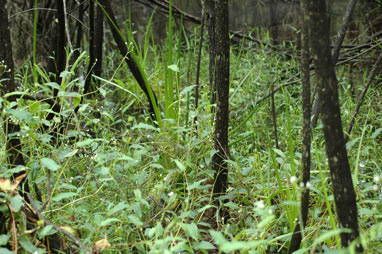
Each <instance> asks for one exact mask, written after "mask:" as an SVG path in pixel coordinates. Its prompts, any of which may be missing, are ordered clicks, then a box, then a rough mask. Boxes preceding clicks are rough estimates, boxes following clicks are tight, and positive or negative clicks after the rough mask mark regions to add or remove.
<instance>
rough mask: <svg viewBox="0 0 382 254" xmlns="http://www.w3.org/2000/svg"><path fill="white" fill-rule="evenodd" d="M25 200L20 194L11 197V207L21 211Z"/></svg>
mask: <svg viewBox="0 0 382 254" xmlns="http://www.w3.org/2000/svg"><path fill="white" fill-rule="evenodd" d="M23 204H24V203H23V200H22V199H21V197H20V195H16V196H14V197H12V198H11V207H12V208H13V210H14V211H15V212H18V211H20V208H21V207H22V206H23Z"/></svg>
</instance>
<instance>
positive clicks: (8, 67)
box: [0, 0, 29, 234]
mask: <svg viewBox="0 0 382 254" xmlns="http://www.w3.org/2000/svg"><path fill="white" fill-rule="evenodd" d="M6 4H7V1H6V0H0V34H1V36H0V45H1V47H0V59H2V62H0V80H2V81H1V83H2V86H1V87H0V88H1V90H0V94H1V97H3V96H4V95H5V94H6V93H10V92H14V91H16V85H15V83H14V74H13V58H12V41H11V36H10V32H9V23H8V10H7V6H6ZM8 99H9V100H13V99H12V97H9V98H8ZM3 130H4V134H5V136H6V149H7V153H8V158H7V161H8V166H9V167H10V168H12V167H14V166H17V165H23V166H24V165H25V162H24V158H23V156H22V154H21V152H20V150H21V142H20V139H18V138H17V136H15V137H12V138H9V134H11V133H14V132H19V131H20V126H19V125H17V124H14V123H13V122H12V120H10V119H9V118H6V119H5V121H4V125H3ZM24 173H25V171H24V170H23V171H21V172H18V173H15V174H14V175H13V177H17V176H19V175H22V174H24ZM20 186H21V188H22V189H23V190H22V192H21V193H20V194H21V195H22V196H23V197H24V198H25V199H26V200H28V199H27V196H26V193H28V192H29V185H28V182H27V180H26V178H24V179H23V180H22V182H21V185H20ZM5 221H6V217H5V215H4V214H3V213H2V212H0V234H6V233H7V229H6V228H5Z"/></svg>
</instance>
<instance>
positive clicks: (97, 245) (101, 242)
mask: <svg viewBox="0 0 382 254" xmlns="http://www.w3.org/2000/svg"><path fill="white" fill-rule="evenodd" d="M108 247H111V244H110V243H109V242H108V241H107V238H106V237H105V238H103V239H101V240H98V241H97V242H96V243H95V244H94V246H93V252H94V253H98V252H100V251H101V250H103V249H105V248H108Z"/></svg>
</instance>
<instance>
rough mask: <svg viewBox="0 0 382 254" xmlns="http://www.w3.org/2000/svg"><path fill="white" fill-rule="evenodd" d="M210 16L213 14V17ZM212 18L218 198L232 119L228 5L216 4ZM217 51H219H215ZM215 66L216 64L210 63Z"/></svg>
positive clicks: (222, 188) (224, 182)
mask: <svg viewBox="0 0 382 254" xmlns="http://www.w3.org/2000/svg"><path fill="white" fill-rule="evenodd" d="M210 14H211V13H210ZM212 15H213V16H214V17H215V21H216V23H215V29H214V30H213V34H214V37H213V38H215V39H216V44H215V45H216V48H215V49H214V47H213V46H212V47H211V48H210V54H214V52H216V73H215V84H216V117H215V133H214V142H215V149H216V150H217V151H218V152H217V153H216V154H215V155H214V156H213V158H212V165H213V168H214V170H215V177H214V178H215V181H214V183H215V184H214V190H213V193H214V195H215V198H216V197H218V196H219V195H222V194H225V192H226V191H227V185H228V181H227V177H228V165H227V162H226V160H228V159H229V149H228V116H229V111H228V107H229V102H228V99H229V50H230V49H229V30H228V1H227V0H220V1H215V6H214V9H213V13H212ZM215 50H216V51H215ZM211 65H215V63H214V62H210V68H211Z"/></svg>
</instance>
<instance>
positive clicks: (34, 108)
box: [29, 101, 41, 113]
mask: <svg viewBox="0 0 382 254" xmlns="http://www.w3.org/2000/svg"><path fill="white" fill-rule="evenodd" d="M40 106H41V103H40V102H39V101H36V102H34V103H32V104H31V105H30V106H29V109H30V111H31V112H32V113H33V112H36V111H37V110H38V109H39V108H40Z"/></svg>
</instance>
